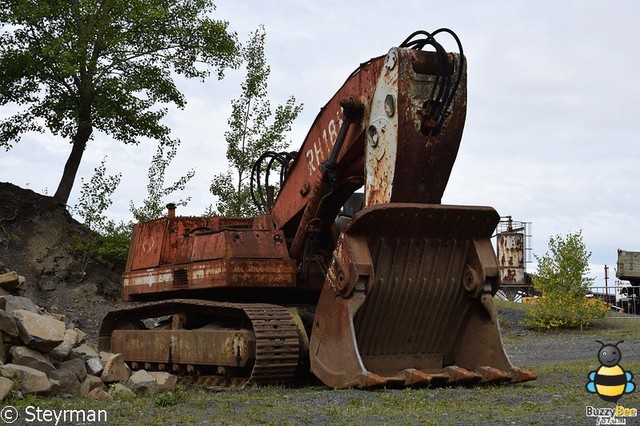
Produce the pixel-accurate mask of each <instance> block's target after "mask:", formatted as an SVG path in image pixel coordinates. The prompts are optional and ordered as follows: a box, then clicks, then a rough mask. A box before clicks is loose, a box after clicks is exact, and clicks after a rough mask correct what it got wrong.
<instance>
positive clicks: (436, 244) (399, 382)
mask: <svg viewBox="0 0 640 426" xmlns="http://www.w3.org/2000/svg"><path fill="white" fill-rule="evenodd" d="M498 221H499V215H498V214H497V213H496V211H495V210H494V209H492V208H490V207H468V206H447V205H439V204H438V205H431V204H406V203H394V204H376V205H373V206H370V207H366V208H365V209H363V210H362V211H360V212H359V213H357V214H356V215H355V216H354V217H353V219H352V220H351V222H350V223H349V224H348V225H347V227H346V228H345V231H344V232H343V234H342V235H341V236H340V238H339V240H338V243H337V248H336V250H335V251H334V255H333V260H332V263H331V266H330V269H329V271H328V274H327V278H326V280H325V283H324V287H323V290H322V293H321V296H320V301H319V303H318V306H317V309H316V315H315V319H314V324H313V330H312V335H311V339H310V359H311V369H312V371H313V373H314V374H315V375H316V376H317V377H319V378H320V379H321V380H322V381H323V382H324V383H325V384H327V385H328V386H331V387H336V388H346V387H357V388H371V387H381V386H394V385H395V386H420V385H422V386H424V385H443V384H457V383H467V382H477V383H495V382H505V381H506V382H511V383H516V382H523V381H527V380H533V379H535V378H536V375H535V374H534V373H532V372H529V371H527V370H524V369H521V368H516V367H514V366H513V365H512V364H511V363H510V362H509V359H508V358H507V356H506V354H505V352H504V349H503V347H502V342H501V338H500V333H499V329H498V322H497V313H496V307H495V305H494V302H493V298H492V296H493V294H494V293H495V291H497V276H498V268H497V262H496V258H495V254H494V251H493V248H492V245H491V241H490V238H491V235H492V233H493V230H494V229H495V227H496V224H497V223H498Z"/></svg>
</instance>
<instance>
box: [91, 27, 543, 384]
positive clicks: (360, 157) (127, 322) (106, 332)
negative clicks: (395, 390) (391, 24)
mask: <svg viewBox="0 0 640 426" xmlns="http://www.w3.org/2000/svg"><path fill="white" fill-rule="evenodd" d="M443 33H446V34H450V35H452V36H453V38H454V39H455V40H456V42H457V43H458V46H459V52H458V53H446V52H445V51H444V49H443V48H442V46H441V45H440V44H439V43H437V42H436V41H435V36H436V35H438V34H443ZM419 37H421V38H419ZM429 46H430V47H432V48H433V49H434V50H435V51H427V50H424V49H425V47H429ZM465 115H466V65H465V61H464V55H463V54H462V48H461V46H460V44H459V41H458V39H457V37H456V36H455V34H453V33H452V32H451V31H450V30H447V29H441V30H437V31H436V32H434V33H432V34H429V33H426V32H416V33H414V34H413V35H412V36H410V37H409V38H408V39H407V40H405V42H403V43H402V44H401V45H400V47H397V48H393V49H391V50H390V51H389V53H388V54H387V55H385V56H381V57H378V58H373V59H371V60H370V61H368V62H366V63H364V64H362V65H361V66H360V67H359V68H358V69H357V70H356V71H355V72H354V73H353V74H352V75H351V76H350V77H349V78H348V79H347V81H346V82H345V84H344V85H343V87H342V88H341V89H340V90H339V91H338V92H337V93H336V95H335V96H334V97H333V98H332V99H331V100H330V101H329V103H328V104H327V105H326V106H325V107H324V108H322V110H321V112H320V114H319V115H318V117H317V118H316V121H315V122H314V124H313V126H312V127H311V130H310V131H309V134H308V135H307V137H306V138H305V141H304V143H303V144H302V147H301V149H300V151H299V152H298V153H297V155H295V156H292V155H291V154H290V153H265V156H263V157H261V158H260V160H259V161H258V162H257V163H256V167H254V174H255V176H254V177H252V183H255V186H253V185H252V189H254V193H253V198H254V201H256V205H258V206H260V207H261V208H262V209H263V210H264V211H265V214H264V215H262V216H258V217H255V218H224V217H179V216H176V215H175V207H170V210H169V215H168V216H167V217H166V218H162V219H157V220H154V221H150V222H145V223H140V224H137V225H136V226H135V227H134V234H133V240H132V245H131V250H130V253H129V259H128V262H127V269H126V272H125V274H124V277H123V298H124V299H125V300H127V301H134V302H141V303H137V304H133V306H132V307H130V308H125V309H121V310H118V311H113V312H110V313H109V314H107V316H106V317H105V319H104V320H103V323H102V326H101V330H100V337H99V339H100V341H99V345H100V348H101V349H103V350H109V351H111V352H117V353H122V354H123V357H124V359H125V360H126V361H127V362H128V363H129V364H130V366H131V367H132V368H133V369H143V368H144V369H147V370H160V371H168V372H172V373H176V374H179V375H180V376H181V377H182V378H183V379H182V380H184V381H185V382H188V383H199V384H204V385H208V386H217V387H224V388H227V387H241V386H244V385H245V384H246V383H249V382H251V383H266V382H284V383H292V382H295V381H297V380H299V379H304V378H307V377H309V373H310V372H311V373H313V375H314V376H315V377H317V378H318V379H319V380H320V381H322V382H323V383H324V384H326V385H327V386H330V387H335V388H345V387H358V388H375V387H385V386H426V385H451V384H459V383H496V382H510V383H518V382H524V381H528V380H533V379H535V378H536V375H535V374H534V373H532V372H530V371H528V370H525V369H521V368H517V367H514V366H513V365H512V364H511V363H510V361H509V359H508V357H507V356H506V354H505V352H504V349H503V346H502V342H501V338H500V332H499V328H498V321H497V313H496V307H495V305H494V302H493V295H494V294H495V293H496V291H497V290H498V288H499V284H500V283H499V281H498V280H499V276H498V267H497V261H496V256H495V253H494V249H493V246H492V244H491V236H492V234H493V232H494V230H495V228H496V225H497V223H498V221H499V215H498V214H497V212H496V211H495V210H494V209H493V208H490V207H476V206H451V205H442V204H441V198H442V194H443V192H444V189H445V187H446V183H447V181H448V178H449V175H450V173H451V169H452V167H453V163H454V161H455V157H456V155H457V151H458V146H459V143H460V140H461V137H462V129H463V127H464V120H465ZM273 164H279V165H280V166H281V167H282V169H281V173H280V175H281V176H282V178H283V179H282V182H281V184H280V191H279V192H278V195H277V198H275V200H274V197H273V195H274V193H273V190H272V189H271V188H270V186H269V185H268V177H267V182H266V184H264V185H263V184H261V179H260V177H259V175H260V173H263V172H265V169H267V171H266V173H267V176H268V174H269V171H268V169H269V168H270V167H271V166H272V165H273ZM265 165H266V166H265ZM254 178H255V180H254ZM359 188H363V192H360V191H358V190H359Z"/></svg>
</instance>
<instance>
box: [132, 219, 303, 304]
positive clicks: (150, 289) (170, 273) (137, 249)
mask: <svg viewBox="0 0 640 426" xmlns="http://www.w3.org/2000/svg"><path fill="white" fill-rule="evenodd" d="M269 223H270V219H269V218H265V217H261V218H260V219H259V220H256V221H255V227H254V221H253V220H252V219H234V218H219V217H209V218H191V217H173V218H167V219H159V220H155V221H151V222H146V223H142V224H138V225H136V227H135V228H134V233H133V239H132V247H131V250H130V253H132V254H130V259H129V262H128V266H127V269H126V271H125V273H124V276H123V286H122V295H123V298H124V300H134V299H138V300H140V299H144V298H145V297H148V296H150V295H155V294H158V293H166V292H171V291H173V290H183V291H184V290H203V289H213V288H223V287H256V288H259V287H294V286H295V283H296V277H295V270H296V265H295V261H294V260H292V259H290V258H289V254H288V251H287V247H286V243H285V239H284V238H285V237H284V234H283V233H282V231H278V230H274V229H268V228H269Z"/></svg>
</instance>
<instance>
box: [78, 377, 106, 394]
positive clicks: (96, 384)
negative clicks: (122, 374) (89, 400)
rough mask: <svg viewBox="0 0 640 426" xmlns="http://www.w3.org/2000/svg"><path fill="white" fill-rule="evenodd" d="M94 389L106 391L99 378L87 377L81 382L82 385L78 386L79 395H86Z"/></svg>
mask: <svg viewBox="0 0 640 426" xmlns="http://www.w3.org/2000/svg"><path fill="white" fill-rule="evenodd" d="M96 388H98V389H102V390H103V391H105V392H106V390H107V386H106V385H105V384H104V383H102V380H100V377H96V376H92V375H88V376H87V377H86V378H85V379H84V381H83V382H82V385H80V395H87V394H89V393H90V392H91V391H92V390H94V389H96Z"/></svg>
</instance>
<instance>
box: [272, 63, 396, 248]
mask: <svg viewBox="0 0 640 426" xmlns="http://www.w3.org/2000/svg"><path fill="white" fill-rule="evenodd" d="M383 62H384V57H383V56H381V57H377V58H373V59H371V60H369V61H367V62H365V63H364V64H362V65H361V66H360V67H359V68H358V69H357V70H356V71H355V72H353V73H352V75H351V76H350V77H349V78H348V79H347V81H346V82H345V83H344V84H343V86H342V87H341V88H340V89H339V90H338V91H337V92H336V94H335V95H334V96H333V97H332V98H331V100H330V101H329V102H328V103H327V104H326V105H325V106H324V107H322V109H321V110H320V112H319V113H318V115H317V117H316V119H315V120H314V122H313V124H312V126H311V128H310V129H309V133H308V134H307V136H306V137H305V140H304V142H303V144H302V146H301V147H300V149H299V151H298V156H297V157H296V159H295V161H294V163H293V164H292V165H291V169H290V172H289V174H288V175H287V178H286V180H285V182H284V184H283V185H282V188H281V189H280V192H279V194H278V197H277V199H276V202H275V205H274V206H273V209H272V211H271V214H272V216H273V218H274V222H275V225H276V228H277V229H285V230H288V232H290V233H291V235H290V236H293V234H295V231H296V230H297V228H298V221H299V220H300V217H301V215H302V212H303V211H304V209H305V208H306V206H307V203H308V200H307V196H308V194H309V191H310V189H312V188H313V187H314V186H317V185H318V184H319V183H320V182H321V180H322V172H321V170H320V165H321V164H322V163H323V162H324V161H325V160H326V159H327V158H328V157H329V154H330V153H331V150H332V149H333V145H334V143H335V141H336V139H337V137H338V133H339V131H340V127H341V125H342V121H343V116H342V108H341V106H340V103H341V102H343V101H344V100H345V99H348V98H349V97H353V98H355V99H358V100H359V101H360V102H361V103H362V104H363V105H365V113H366V108H368V105H369V103H370V98H371V96H372V94H373V90H374V89H375V86H376V81H377V79H378V76H379V74H380V69H381V67H382V65H383ZM364 126H365V122H364V120H361V121H359V122H356V123H354V125H352V126H351V127H350V128H349V131H348V133H347V135H346V138H345V143H344V145H343V147H342V149H341V151H340V153H339V156H338V163H339V164H340V168H339V171H340V172H342V173H343V174H344V175H347V176H350V175H351V173H352V171H355V173H357V174H358V175H360V176H362V175H363V160H364V151H363V147H364V130H365V129H364ZM345 169H350V171H349V172H346V171H345ZM288 236H289V235H288Z"/></svg>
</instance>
